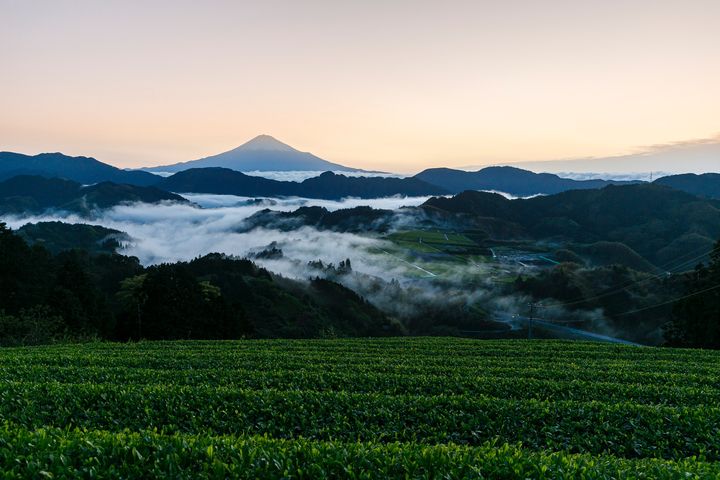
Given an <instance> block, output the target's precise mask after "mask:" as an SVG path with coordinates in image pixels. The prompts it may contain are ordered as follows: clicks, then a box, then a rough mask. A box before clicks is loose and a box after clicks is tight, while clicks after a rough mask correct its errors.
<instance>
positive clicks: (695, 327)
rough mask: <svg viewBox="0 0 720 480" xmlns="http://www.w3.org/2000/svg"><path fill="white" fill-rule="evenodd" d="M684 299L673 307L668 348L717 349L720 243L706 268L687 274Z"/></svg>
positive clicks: (719, 321) (699, 267)
mask: <svg viewBox="0 0 720 480" xmlns="http://www.w3.org/2000/svg"><path fill="white" fill-rule="evenodd" d="M686 283H687V286H686V296H685V297H684V298H682V299H681V300H680V301H678V302H677V303H676V304H675V308H674V310H673V319H672V322H671V323H670V324H669V325H668V328H667V330H666V339H667V341H668V343H670V344H671V345H678V346H692V347H702V348H720V241H719V242H718V243H716V244H715V248H714V249H713V251H712V253H711V254H710V263H709V264H708V265H703V264H701V265H698V266H697V268H696V269H695V271H694V272H692V273H691V274H688V275H687V282H686Z"/></svg>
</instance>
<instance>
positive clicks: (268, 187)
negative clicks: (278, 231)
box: [157, 167, 447, 200]
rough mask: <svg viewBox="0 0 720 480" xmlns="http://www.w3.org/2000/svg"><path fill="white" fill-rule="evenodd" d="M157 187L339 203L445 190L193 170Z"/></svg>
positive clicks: (414, 182)
mask: <svg viewBox="0 0 720 480" xmlns="http://www.w3.org/2000/svg"><path fill="white" fill-rule="evenodd" d="M157 186H158V187H159V188H163V189H165V190H168V191H172V192H180V193H213V194H226V195H239V196H250V197H253V196H270V197H272V196H298V197H305V198H319V199H328V200H339V199H341V198H345V197H357V198H378V197H390V196H394V195H403V196H424V195H442V194H445V193H447V192H446V191H445V190H444V189H442V188H440V187H437V186H435V185H430V184H428V183H426V182H423V181H422V180H418V179H414V178H389V177H347V176H345V175H341V174H335V173H332V172H325V173H323V174H322V175H320V176H318V177H314V178H308V179H307V180H304V181H302V182H300V183H298V182H286V181H279V180H271V179H267V178H262V177H254V176H250V175H245V174H244V173H241V172H236V171H234V170H230V169H227V168H217V167H216V168H193V169H190V170H185V171H182V172H178V173H176V174H174V175H172V176H170V177H167V178H165V179H163V180H162V181H160V182H159V183H158V184H157Z"/></svg>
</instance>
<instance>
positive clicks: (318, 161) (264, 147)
mask: <svg viewBox="0 0 720 480" xmlns="http://www.w3.org/2000/svg"><path fill="white" fill-rule="evenodd" d="M205 167H221V168H229V169H231V170H237V171H239V172H252V171H323V172H324V171H329V170H334V171H343V172H357V171H361V170H358V169H356V168H350V167H346V166H344V165H340V164H337V163H332V162H328V161H327V160H323V159H322V158H320V157H317V156H315V155H313V154H312V153H308V152H301V151H299V150H296V149H294V148H293V147H291V146H290V145H287V144H285V143H283V142H281V141H279V140H277V139H275V138H273V137H271V136H270V135H259V136H257V137H255V138H253V139H252V140H250V141H249V142H247V143H244V144H242V145H240V146H239V147H237V148H234V149H232V150H229V151H227V152H224V153H220V154H218V155H212V156H210V157H205V158H201V159H199V160H191V161H189V162H182V163H176V164H173V165H164V166H160V167H147V168H144V169H143V170H146V171H149V172H171V173H175V172H181V171H183V170H188V169H191V168H205Z"/></svg>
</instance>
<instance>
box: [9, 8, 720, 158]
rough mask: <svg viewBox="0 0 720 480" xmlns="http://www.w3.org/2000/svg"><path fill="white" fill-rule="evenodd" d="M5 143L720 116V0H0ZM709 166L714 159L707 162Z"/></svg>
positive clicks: (215, 145) (707, 121) (365, 151)
mask: <svg viewBox="0 0 720 480" xmlns="http://www.w3.org/2000/svg"><path fill="white" fill-rule="evenodd" d="M0 18H2V28H0V65H1V66H2V75H1V76H0V150H11V151H19V152H24V153H39V152H45V151H62V152H64V153H67V154H72V155H88V156H95V157H97V158H99V159H100V160H103V161H107V162H109V163H113V164H115V165H119V166H124V167H135V166H145V165H158V164H167V163H175V162H178V161H185V160H191V159H195V158H199V157H203V156H207V155H211V154H215V153H219V152H221V151H225V150H229V149H231V148H233V147H235V146H237V145H239V144H241V143H244V142H245V141H247V140H248V139H250V138H252V137H254V136H255V135H257V134H260V133H267V134H270V135H273V136H275V137H277V138H278V139H280V140H282V141H284V142H286V143H289V144H290V145H292V146H294V147H296V148H298V149H300V150H304V151H311V152H313V153H315V154H316V155H319V156H321V157H323V158H326V159H328V160H331V161H335V162H339V163H344V164H347V165H351V166H356V167H362V168H373V169H382V170H394V171H403V172H409V171H417V170H420V169H422V168H425V167H428V166H440V165H443V166H461V165H482V164H490V163H498V162H508V161H528V160H550V159H563V158H573V157H587V156H608V155H616V154H622V153H626V152H628V151H631V150H633V149H634V148H635V147H637V146H639V145H652V144H659V143H666V142H673V141H680V140H687V139H694V138H710V137H713V136H715V135H717V134H718V133H720V1H718V0H682V1H680V0H678V1H664V0H647V1H645V0H642V1H640V0H636V1H633V0H624V1H615V0H602V1H599V0H598V1H589V0H585V1H583V0H573V1H552V0H548V1H536V0H532V1H530V0H524V1H523V0H503V1H500V0H497V1H493V2H490V1H481V0H475V1H442V2H440V1H433V2H425V1H419V0H415V1H391V0H389V1H375V0H366V1H362V2H360V1H358V2H351V1H343V0H327V1H320V0H317V1H301V0H295V1H257V2H242V1H232V2H231V1H202V2H199V1H181V0H171V1H170V0H168V1H151V0H145V1H132V0H124V1H111V0H93V1H81V0H75V1H63V0H48V1H39V0H0ZM716 168H717V167H716Z"/></svg>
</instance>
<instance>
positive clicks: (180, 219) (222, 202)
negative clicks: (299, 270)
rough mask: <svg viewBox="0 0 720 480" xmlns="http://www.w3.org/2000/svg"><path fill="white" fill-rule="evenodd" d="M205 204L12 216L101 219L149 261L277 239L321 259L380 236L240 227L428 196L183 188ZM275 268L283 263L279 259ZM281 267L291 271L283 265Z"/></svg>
mask: <svg viewBox="0 0 720 480" xmlns="http://www.w3.org/2000/svg"><path fill="white" fill-rule="evenodd" d="M184 196H185V198H187V199H188V200H190V201H191V202H193V203H195V204H196V205H199V206H200V207H201V208H198V207H196V206H192V205H186V204H172V203H170V204H157V205H148V204H130V205H121V206H117V207H114V208H111V209H107V210H104V211H102V212H98V213H97V214H96V216H95V217H93V218H92V219H88V218H84V217H81V216H79V215H76V214H69V213H67V212H54V213H50V214H43V215H37V216H27V217H7V218H5V220H4V221H5V222H6V223H7V224H8V226H10V227H11V228H13V229H17V228H20V227H22V226H23V225H25V224H27V223H37V222H46V221H58V220H59V221H63V222H68V223H88V224H92V225H102V226H104V227H108V228H113V229H116V230H121V231H123V232H126V233H127V234H128V235H130V237H131V238H132V241H131V242H130V243H129V244H128V245H127V246H126V247H125V248H124V249H123V250H122V251H121V253H123V254H125V255H133V256H136V257H138V258H139V259H140V261H141V262H142V263H143V264H145V265H150V264H156V263H163V262H175V261H179V260H190V259H192V258H195V257H197V256H201V255H204V254H207V253H210V252H221V253H227V254H231V255H238V256H245V255H248V254H250V253H252V252H255V251H258V250H262V249H263V248H264V247H266V246H267V245H269V244H270V243H272V242H277V244H278V247H279V248H281V249H282V250H283V251H284V252H285V254H286V255H287V256H288V257H290V258H294V259H298V260H301V261H305V262H307V261H310V260H318V259H321V260H323V261H324V262H333V263H337V262H339V261H340V260H344V259H345V258H348V257H349V258H352V259H353V261H354V262H355V261H356V260H357V262H359V263H358V267H359V266H360V265H361V264H362V261H361V260H360V258H359V256H360V255H362V251H363V250H364V248H362V247H368V246H378V245H380V244H382V243H383V242H382V241H380V240H376V239H372V238H368V237H363V236H359V235H354V234H349V233H335V232H326V231H323V232H320V231H317V230H315V229H313V228H310V227H306V228H303V229H300V230H296V231H293V232H281V231H279V230H266V229H255V230H253V231H250V232H246V233H237V232H236V230H237V229H238V227H240V226H241V225H242V222H243V220H245V219H246V218H248V217H249V216H251V215H252V214H254V213H256V212H258V211H260V210H263V209H266V208H270V209H273V210H281V211H291V210H295V209H297V208H299V207H301V206H322V207H325V208H327V209H328V210H338V209H342V208H352V207H356V206H358V205H368V206H370V207H373V208H382V209H398V208H400V207H402V206H416V205H420V204H422V203H423V202H425V201H426V200H427V199H428V198H429V197H405V198H402V197H390V198H381V199H373V200H362V199H354V198H349V199H345V200H342V201H331V200H314V199H305V198H286V199H255V198H246V197H237V196H232V195H204V194H184ZM274 267H275V269H277V268H278V265H274ZM280 273H285V274H290V273H291V272H288V271H284V272H280Z"/></svg>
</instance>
